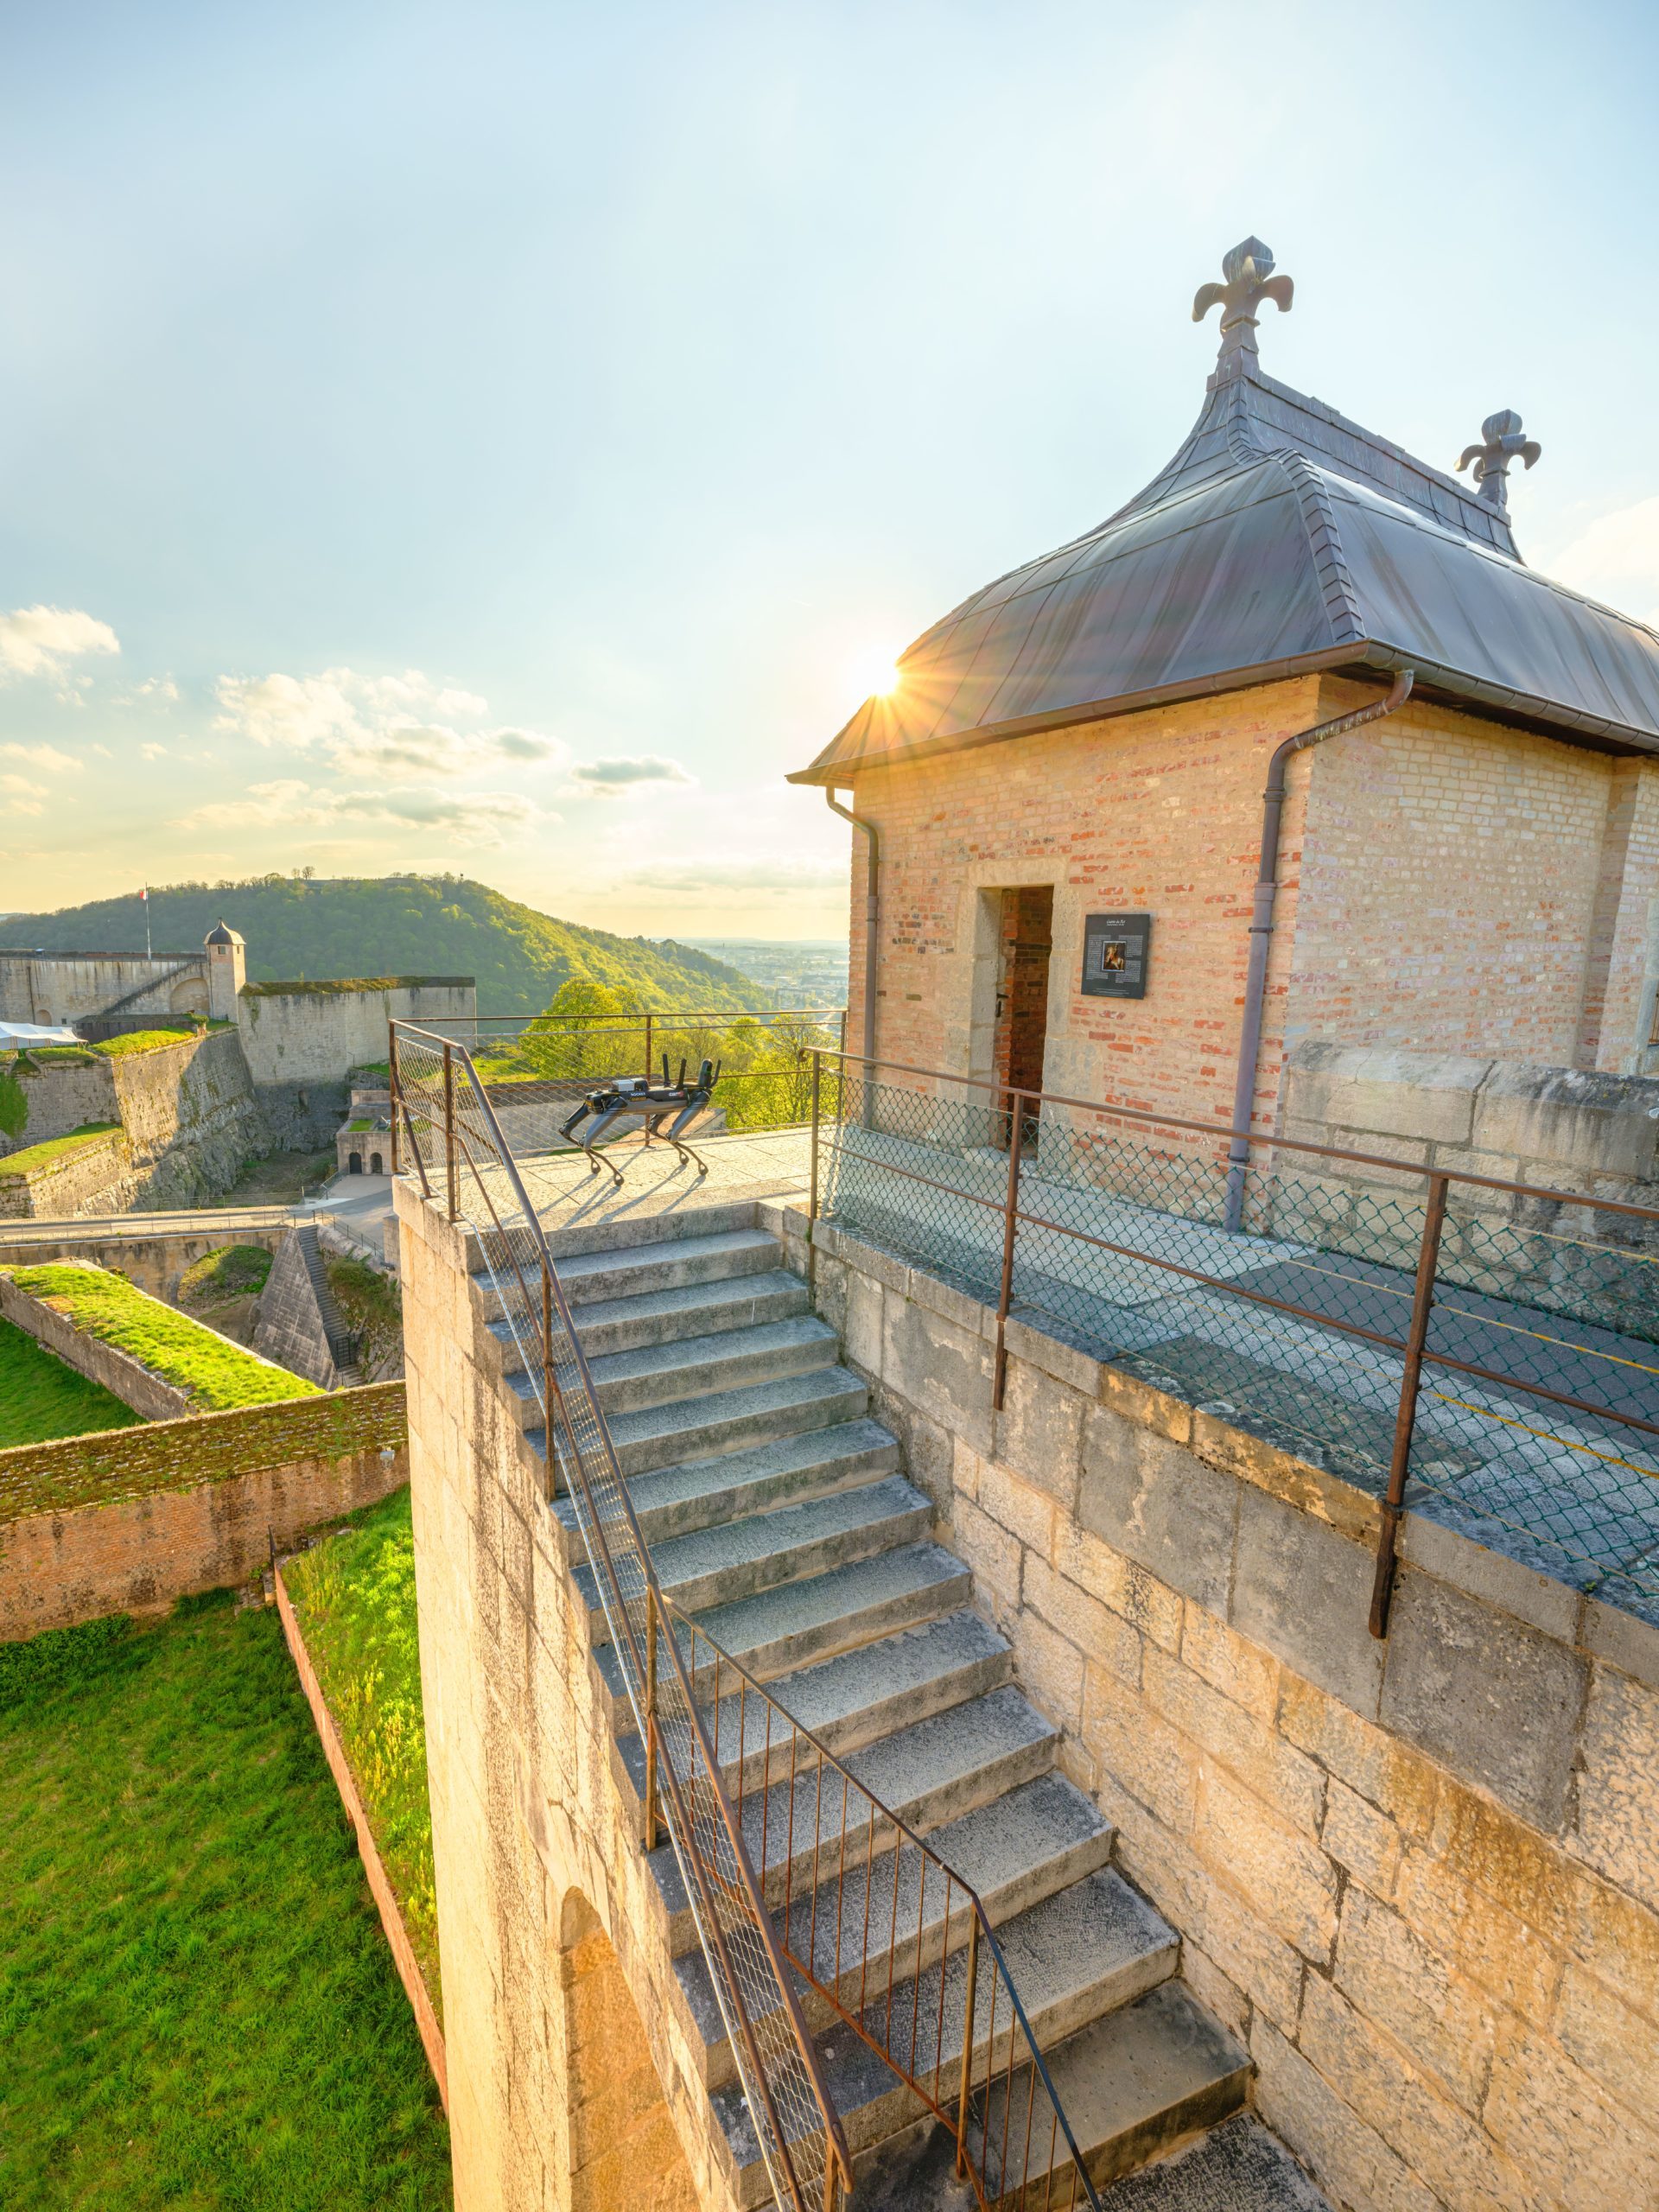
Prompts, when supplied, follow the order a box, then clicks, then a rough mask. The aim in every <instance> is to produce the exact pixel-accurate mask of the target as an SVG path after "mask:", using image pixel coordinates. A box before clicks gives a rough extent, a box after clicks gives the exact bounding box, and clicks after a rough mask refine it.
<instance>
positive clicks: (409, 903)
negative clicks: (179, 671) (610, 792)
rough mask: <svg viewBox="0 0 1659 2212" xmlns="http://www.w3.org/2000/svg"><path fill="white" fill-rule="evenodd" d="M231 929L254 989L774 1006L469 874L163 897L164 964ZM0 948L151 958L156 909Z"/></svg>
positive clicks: (2, 936) (259, 884)
mask: <svg viewBox="0 0 1659 2212" xmlns="http://www.w3.org/2000/svg"><path fill="white" fill-rule="evenodd" d="M220 919H223V920H225V921H226V922H228V923H229V924H230V925H231V927H232V929H233V930H239V931H241V933H242V935H243V936H244V937H245V938H246V939H247V944H248V980H249V982H257V983H270V982H289V981H292V980H294V979H296V978H302V979H303V980H305V981H306V982H322V981H325V980H327V979H330V978H333V977H336V976H417V975H418V976H476V977H477V978H478V1009H479V1012H480V1014H539V1013H540V1012H541V1011H542V1009H543V1007H546V1006H547V1005H548V1003H549V1002H550V1000H551V999H552V998H553V996H554V994H555V993H556V991H557V990H558V988H559V987H560V985H561V984H562V983H565V982H569V981H571V980H572V979H573V978H576V977H582V978H585V979H586V980H587V981H588V982H593V983H602V984H604V985H605V986H606V987H607V988H609V989H611V990H630V991H632V992H635V993H636V994H637V995H639V999H640V1000H641V1001H643V1002H644V1004H645V1005H646V1006H649V1007H672V1008H676V1009H677V1010H679V1011H682V1012H684V1013H691V1012H694V1011H696V1012H704V1013H709V1014H725V1013H732V1014H737V1013H743V1012H753V1011H757V1010H760V1009H761V1008H764V1007H767V1006H769V1005H770V1004H771V1003H772V999H771V995H770V994H769V993H768V992H766V990H765V989H763V988H762V987H761V986H760V984H759V983H756V982H752V981H751V980H750V978H749V977H748V976H745V975H742V974H741V973H740V971H739V970H738V969H735V968H728V966H727V964H726V963H725V962H724V961H722V960H716V959H715V958H714V957H713V956H712V955H711V954H709V953H706V952H698V951H696V950H694V949H693V948H692V947H691V946H690V945H689V944H675V943H674V942H673V940H672V939H671V938H670V939H668V940H666V941H664V942H663V943H660V944H659V943H656V942H654V941H652V939H650V938H642V937H613V936H612V934H611V933H610V931H608V930H591V929H585V928H583V927H582V925H581V924H580V923H577V922H561V921H556V920H555V919H554V918H553V917H552V915H550V914H539V913H537V911H536V909H535V908H534V907H533V906H520V905H519V903H518V900H517V899H507V898H504V897H503V895H502V893H500V892H499V891H492V890H491V889H490V888H489V887H488V885H487V884H483V883H474V882H472V881H470V880H467V879H465V878H462V877H458V876H413V875H391V876H365V877H363V878H361V879H360V880H359V879H352V878H340V879H329V880H321V881H319V880H316V879H315V878H306V877H302V876H281V875H270V876H259V877H255V878H254V879H253V880H251V881H249V882H246V883H218V884H207V883H177V884H168V885H163V886H161V887H152V888H151V891H150V894H149V922H150V936H151V941H152V942H153V944H155V947H156V950H157V952H174V951H180V952H190V951H194V950H198V949H199V948H200V944H201V941H202V939H203V938H205V937H206V936H207V932H208V931H209V930H210V929H211V928H212V927H213V924H214V923H215V922H217V921H219V920H220ZM0 944H5V945H8V946H26V947H28V948H29V949H30V950H35V951H41V952H142V951H143V949H144V909H143V906H142V905H141V903H140V902H139V899H138V898H137V895H136V894H135V893H131V892H129V893H127V894H126V896H125V897H124V898H120V899H91V900H89V901H88V902H87V903H86V905H85V906H61V907H60V908H59V909H58V911H57V912H55V913H50V914H8V915H6V916H5V917H4V918H0Z"/></svg>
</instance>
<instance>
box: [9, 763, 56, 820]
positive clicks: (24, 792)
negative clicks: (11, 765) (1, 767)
mask: <svg viewBox="0 0 1659 2212" xmlns="http://www.w3.org/2000/svg"><path fill="white" fill-rule="evenodd" d="M0 796H3V798H4V801H5V808H6V811H7V813H8V814H44V813H45V811H46V809H45V807H44V806H43V805H42V804H41V802H42V800H44V799H45V798H46V796H47V789H46V785H44V784H34V783H31V782H30V781H29V778H28V777H27V776H14V775H11V774H10V773H3V774H0Z"/></svg>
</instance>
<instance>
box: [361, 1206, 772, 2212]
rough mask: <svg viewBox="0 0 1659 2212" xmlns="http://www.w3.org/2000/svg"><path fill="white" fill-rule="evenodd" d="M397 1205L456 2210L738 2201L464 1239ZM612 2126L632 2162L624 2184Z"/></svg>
mask: <svg viewBox="0 0 1659 2212" xmlns="http://www.w3.org/2000/svg"><path fill="white" fill-rule="evenodd" d="M397 1209H398V1214H399V1217H400V1222H401V1227H402V1235H403V1251H402V1262H401V1274H402V1279H403V1285H404V1341H405V1344H406V1347H407V1351H408V1361H409V1383H408V1389H409V1405H410V1468H411V1477H412V1495H413V1502H414V1523H415V1562H416V1587H417V1590H418V1593H419V1601H420V1630H421V1682H422V1691H423V1700H424V1704H425V1711H426V1735H427V1768H428V1778H429V1789H430V1796H431V1805H432V1842H433V1858H434V1864H435V1882H436V1891H437V1904H438V1927H439V1937H440V1943H441V1948H442V1959H443V1967H442V1973H443V2020H444V2036H445V2041H446V2045H447V2050H448V2076H449V2114H450V2131H451V2133H450V2140H451V2145H452V2149H453V2155H454V2202H455V2206H456V2212H529V2208H535V2212H567V2208H568V2212H600V2207H601V2206H603V2207H605V2208H606V2212H609V2208H610V2207H611V2206H612V2205H615V2204H620V2203H621V2202H629V2203H632V2202H634V2201H635V2200H636V2197H637V2198H638V2200H639V2202H642V2203H645V2204H646V2205H650V2206H652V2207H660V2208H661V2212H680V2208H681V2207H682V2206H683V2204H685V2203H686V2202H696V2203H697V2204H699V2205H701V2206H703V2207H705V2208H719V2207H722V2206H729V2205H731V2204H732V2202H733V2201H734V2200H733V2197H732V2195H731V2192H730V2190H729V2188H728V2183H727V2181H726V2177H725V2176H724V2173H723V2171H721V2170H719V2169H717V2168H716V2167H715V2165H714V2164H712V2159H713V2156H714V2146H713V2145H712V2144H711V2143H710V2141H709V2135H710V2129H709V2115H708V2101H707V2094H706V2092H705V2091H704V2089H703V2088H702V2086H701V2083H700V2082H699V2080H698V2078H697V2074H696V2063H695V2059H694V2056H693V2050H692V2044H691V2041H690V2036H689V2034H688V2031H687V2029H686V2027H685V2025H684V2024H683V2013H682V2011H681V2006H682V2003H683V1999H682V1996H681V1993H680V1988H679V1984H678V1981H677V1977H676V1976H675V1974H673V1972H672V1970H671V1967H670V1965H669V1946H668V1942H667V1940H666V1937H667V1930H666V1925H665V1923H664V1921H663V1920H662V1918H661V1917H660V1915H661V1912H662V1906H661V1901H660V1892H659V1891H658V1888H657V1885H656V1883H655V1881H654V1880H653V1878H652V1876H651V1874H650V1872H649V1871H648V1869H647V1867H646V1865H645V1854H644V1853H643V1851H642V1850H641V1848H640V1839H639V1827H638V1808H637V1805H636V1804H635V1802H634V1801H633V1799H632V1792H631V1791H630V1790H628V1789H626V1786H625V1784H624V1783H623V1781H622V1779H621V1778H620V1770H619V1766H618V1764H617V1762H616V1758H615V1747H614V1741H613V1724H612V1720H611V1717H610V1713H609V1709H608V1703H607V1697H606V1694H605V1692H604V1690H603V1687H602V1683H601V1677H600V1675H599V1673H598V1670H597V1668H596V1667H595V1665H594V1659H593V1654H592V1650H591V1648H590V1645H589V1641H588V1624H587V1620H586V1617H585V1611H584V1608H583V1606H582V1604H581V1602H580V1600H579V1599H578V1598H577V1596H576V1593H575V1589H574V1587H573V1581H572V1576H571V1572H570V1567H569V1561H568V1560H567V1557H566V1554H565V1551H564V1538H563V1534H562V1530H561V1524H560V1523H559V1522H558V1521H557V1520H556V1518H555V1516H553V1515H552V1514H551V1513H550V1511H549V1510H548V1509H547V1505H546V1503H545V1500H544V1498H543V1480H544V1473H545V1471H544V1469H543V1465H542V1463H541V1462H540V1461H539V1460H538V1459H536V1457H535V1456H534V1454H533V1453H532V1452H531V1450H530V1447H529V1446H527V1445H526V1443H525V1442H524V1437H523V1434H522V1433H521V1432H520V1430H519V1429H518V1427H517V1425H516V1422H515V1420H514V1418H513V1414H512V1411H511V1409H510V1408H511V1399H510V1394H509V1393H508V1391H507V1390H506V1389H505V1386H504V1384H503V1383H502V1381H501V1379H500V1376H501V1369H500V1360H501V1351H500V1346H499V1343H498V1341H497V1339H496V1338H494V1337H493V1335H492V1334H491V1333H490V1332H489V1330H488V1329H487V1327H486V1325H485V1324H484V1320H483V1319H482V1315H481V1310H480V1307H479V1306H478V1305H477V1304H476V1303H475V1300H474V1293H473V1290H472V1286H471V1283H470V1281H469V1278H468V1272H467V1267H468V1262H467V1240H466V1237H465V1236H464V1234H463V1232H462V1231H461V1230H459V1229H456V1228H453V1227H451V1226H450V1225H449V1224H448V1223H446V1222H445V1221H444V1220H443V1218H442V1212H441V1211H440V1210H439V1209H438V1208H437V1207H435V1206H434V1205H423V1204H422V1202H421V1200H420V1198H419V1197H418V1194H416V1193H412V1192H411V1191H410V1187H409V1185H407V1184H406V1183H405V1184H400V1185H398V1187H397ZM601 1930H602V1932H603V1943H602V1944H601V1942H599V1941H598V1940H597V1936H598V1931H601ZM611 1958H614V1960H615V1961H616V1964H617V1967H618V1969H619V1970H620V1975H621V1977H622V1979H623V1981H624V1982H625V1983H626V1989H627V1991H630V1992H632V2002H631V2003H630V2004H627V2005H623V2004H621V2003H620V2002H618V2001H617V1999H616V1990H615V1985H614V1984H613V1983H607V1970H608V1967H609V1964H610V1960H611ZM595 1979H597V1980H599V1981H601V1983H607V1987H604V1988H601V1989H598V1990H596V1991H595V1992H594V1996H593V1998H592V1999H591V2000H590V1999H588V1997H587V1996H586V1995H585V1992H586V1990H587V1987H588V1984H589V1983H590V1981H593V1980H595ZM636 2031H637V2032H636ZM605 2131H614V2133H615V2137H616V2140H617V2142H618V2143H619V2144H620V2142H622V2141H624V2140H626V2142H628V2143H629V2144H631V2145H632V2146H633V2149H634V2152H635V2156H634V2158H633V2159H632V2165H631V2170H630V2171H629V2175H628V2183H629V2186H628V2189H627V2190H626V2191H625V2193H624V2194H623V2195H620V2196H619V2195H617V2194H615V2193H614V2190H615V2185H616V2168H615V2165H614V2164H608V2163H607V2160H606V2158H605V2147H606V2146H605V2145H604V2142H603V2140H602V2134H603V2133H604V2132H605ZM676 2140H677V2142H678V2145H679V2149H680V2153H681V2156H682V2158H683V2169H682V2167H681V2166H680V2165H679V2164H677V2162H676V2161H675V2159H674V2158H673V2156H672V2152H671V2146H672V2145H673V2144H674V2142H675V2141H676ZM682 2171H684V2172H685V2173H686V2174H688V2175H689V2177H690V2183H689V2190H687V2188H685V2187H684V2186H683V2184H682V2183H681V2180H680V2178H679V2177H680V2174H681V2172H682ZM607 2191H609V2192H611V2193H608V2194H607V2193H606V2192H607ZM653 2191H658V2192H659V2194H657V2195H653V2194H652V2192H653Z"/></svg>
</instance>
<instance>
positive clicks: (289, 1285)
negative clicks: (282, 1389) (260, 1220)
mask: <svg viewBox="0 0 1659 2212" xmlns="http://www.w3.org/2000/svg"><path fill="white" fill-rule="evenodd" d="M253 1341H254V1343H255V1344H256V1345H257V1348H258V1350H259V1351H260V1353H261V1355H262V1356H263V1357H264V1358H266V1359H274V1360H275V1361H276V1362H277V1364H278V1366H280V1367H285V1368H287V1369H288V1370H289V1373H290V1374H292V1375H303V1376H305V1377H306V1378H307V1380H308V1382H312V1383H319V1384H320V1385H321V1388H322V1389H325V1390H332V1389H334V1387H335V1385H336V1383H338V1382H339V1379H340V1378H339V1376H338V1375H337V1373H336V1372H335V1369H334V1352H333V1350H332V1349H331V1347H330V1345H329V1343H328V1332H327V1329H326V1328H325V1327H324V1325H323V1319H322V1310H321V1306H319V1305H318V1303H317V1294H316V1288H315V1285H314V1283H313V1282H312V1280H311V1271H310V1269H309V1268H308V1267H307V1265H306V1262H305V1253H304V1250H303V1249H302V1246H301V1243H300V1238H299V1232H298V1230H289V1233H288V1235H287V1236H285V1237H284V1238H283V1243H282V1244H281V1246H280V1248H279V1249H278V1251H277V1257H276V1259H275V1261H274V1262H272V1263H271V1270H270V1274H268V1275H267V1276H266V1278H265V1287H264V1290H262V1291H261V1292H260V1294H259V1320H258V1325H257V1328H256V1329H255V1331H254V1338H253Z"/></svg>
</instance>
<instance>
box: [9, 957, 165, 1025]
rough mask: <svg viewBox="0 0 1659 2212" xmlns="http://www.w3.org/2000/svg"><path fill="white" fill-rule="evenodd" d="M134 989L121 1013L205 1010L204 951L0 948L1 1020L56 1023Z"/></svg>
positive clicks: (95, 1010)
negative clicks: (152, 952)
mask: <svg viewBox="0 0 1659 2212" xmlns="http://www.w3.org/2000/svg"><path fill="white" fill-rule="evenodd" d="M175 971H176V972H175ZM146 986H148V987H149V988H146ZM135 991H142V992H143V996H142V997H139V998H137V999H135V1000H134V1001H133V1003H132V1004H131V1005H130V1006H129V1007H123V1008H122V1012H123V1013H124V1014H151V1013H154V1014H206V1013H207V995H208V993H207V954H206V952H205V951H200V950H198V951H195V952H158V953H156V954H155V955H153V956H150V955H147V954H143V953H106V952H80V953H76V952H56V953H46V952H28V951H0V1020H7V1021H38V1022H43V1023H46V1024H48V1025H51V1026H54V1027H56V1026H59V1025H60V1024H62V1023H64V1022H68V1021H75V1020H79V1019H80V1018H81V1016H82V1015H84V1014H102V1013H103V1012H104V1011H105V1008H106V1007H111V1006H113V1005H114V1003H115V1001H117V1000H118V999H124V998H126V997H128V996H129V995H130V994H131V993H133V992H135Z"/></svg>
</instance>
